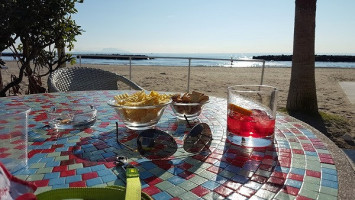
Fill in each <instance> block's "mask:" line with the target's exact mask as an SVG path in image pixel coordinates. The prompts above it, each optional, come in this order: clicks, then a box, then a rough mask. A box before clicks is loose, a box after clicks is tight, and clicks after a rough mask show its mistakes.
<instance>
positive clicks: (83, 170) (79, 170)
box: [76, 167, 91, 175]
mask: <svg viewBox="0 0 355 200" xmlns="http://www.w3.org/2000/svg"><path fill="white" fill-rule="evenodd" d="M89 172H91V167H85V168H78V169H76V174H79V175H80V174H86V173H89Z"/></svg>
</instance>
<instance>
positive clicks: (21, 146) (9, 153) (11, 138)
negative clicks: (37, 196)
mask: <svg viewBox="0 0 355 200" xmlns="http://www.w3.org/2000/svg"><path fill="white" fill-rule="evenodd" d="M30 111H31V109H30V108H29V107H27V106H16V107H10V106H8V107H5V108H2V109H1V111H0V162H1V163H3V164H4V165H5V167H6V168H7V169H8V170H9V171H10V172H11V173H14V172H16V171H18V170H20V169H22V168H23V167H25V166H26V165H27V135H28V134H27V133H28V132H27V131H28V114H29V112H30Z"/></svg>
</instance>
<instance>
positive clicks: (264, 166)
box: [259, 164, 272, 172]
mask: <svg viewBox="0 0 355 200" xmlns="http://www.w3.org/2000/svg"><path fill="white" fill-rule="evenodd" d="M259 169H262V170H265V171H269V172H270V171H271V170H272V166H271V165H264V164H261V165H260V166H259Z"/></svg>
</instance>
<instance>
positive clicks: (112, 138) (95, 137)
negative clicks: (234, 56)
mask: <svg viewBox="0 0 355 200" xmlns="http://www.w3.org/2000/svg"><path fill="white" fill-rule="evenodd" d="M121 92H122V91H121ZM118 93H120V92H119V91H92V92H70V93H50V94H39V95H28V96H23V97H7V98H0V107H3V106H18V105H21V104H26V105H27V106H30V107H31V109H32V111H31V112H30V117H29V124H28V125H29V132H28V158H29V159H28V167H27V168H25V169H21V170H19V171H17V172H15V173H14V175H16V176H17V177H19V178H22V179H24V180H27V181H31V182H33V183H34V184H36V185H37V186H38V189H37V191H36V193H41V192H43V191H47V190H51V189H56V188H68V187H104V186H107V185H125V178H124V176H123V175H122V174H123V171H122V170H121V169H120V168H117V167H116V166H115V165H114V163H113V160H114V158H115V157H116V156H117V155H120V154H122V153H124V154H125V156H127V157H128V158H129V161H130V163H131V164H133V165H134V166H136V167H137V168H138V169H139V173H140V179H141V183H142V190H143V191H144V192H146V193H147V194H149V195H151V196H152V197H153V198H154V199H160V200H163V199H172V198H174V199H198V198H201V199H220V198H221V199H337V194H338V174H337V170H336V167H335V164H334V161H333V158H332V155H331V153H330V152H329V151H328V149H327V147H326V145H325V144H324V143H323V142H322V141H321V140H320V139H318V138H317V137H316V135H315V134H314V133H312V130H310V129H308V128H307V126H305V125H304V124H303V123H301V122H299V121H297V120H294V119H293V118H291V117H289V116H285V115H281V114H278V115H277V123H276V130H275V144H274V145H273V146H270V147H267V148H245V147H241V146H235V145H231V144H229V143H228V142H225V138H226V136H225V129H226V100H225V99H221V98H215V97H212V98H211V99H210V103H209V104H207V105H206V107H205V108H204V110H203V112H202V114H201V115H200V116H199V121H201V122H205V123H207V124H209V125H210V127H211V129H212V132H213V142H212V144H211V146H210V151H211V153H210V154H208V155H206V154H199V155H189V156H181V155H183V152H182V151H183V150H182V148H179V150H178V151H177V153H176V154H174V156H175V155H176V156H175V157H174V159H171V160H163V161H157V160H155V161H151V160H148V159H146V158H142V157H140V156H139V155H136V154H135V153H133V152H130V151H128V150H127V149H125V148H124V147H123V146H122V145H119V144H118V143H117V142H116V135H115V122H116V121H118V123H119V127H120V128H119V131H120V133H122V134H125V138H126V141H124V142H127V144H128V143H129V142H134V140H135V137H136V136H137V135H138V133H137V132H136V131H131V130H127V129H126V128H125V127H124V125H123V124H122V122H120V120H119V118H118V116H117V115H116V113H115V111H114V110H113V109H112V108H111V107H109V106H108V105H107V104H106V101H107V100H109V99H111V98H112V97H113V96H114V95H116V94H118ZM84 102H85V103H88V104H93V105H95V106H96V108H97V109H98V118H97V121H96V123H95V124H94V126H92V127H91V128H86V129H83V130H74V129H73V130H54V129H50V128H48V126H46V125H48V121H47V116H46V113H45V111H46V110H48V109H49V108H50V107H51V106H53V105H58V104H64V105H65V104H76V103H84ZM156 128H158V129H161V130H165V131H167V132H168V133H170V134H171V135H173V136H174V138H175V140H176V142H177V144H178V145H180V146H181V143H182V137H183V135H184V134H186V133H187V132H188V131H189V128H187V126H186V123H185V122H183V121H177V120H176V119H175V117H174V114H173V112H172V110H171V108H170V107H167V109H166V110H165V112H164V115H163V117H162V119H161V120H160V122H159V124H158V125H157V127H156ZM179 152H180V153H181V155H180V153H179ZM6 155H7V154H6V150H4V149H2V151H1V152H0V157H6Z"/></svg>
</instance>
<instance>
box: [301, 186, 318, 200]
mask: <svg viewBox="0 0 355 200" xmlns="http://www.w3.org/2000/svg"><path fill="white" fill-rule="evenodd" d="M318 194H319V193H318V192H316V191H311V190H308V189H306V188H304V187H302V189H301V190H300V192H299V193H298V195H302V196H305V197H308V198H311V199H317V196H318Z"/></svg>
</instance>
